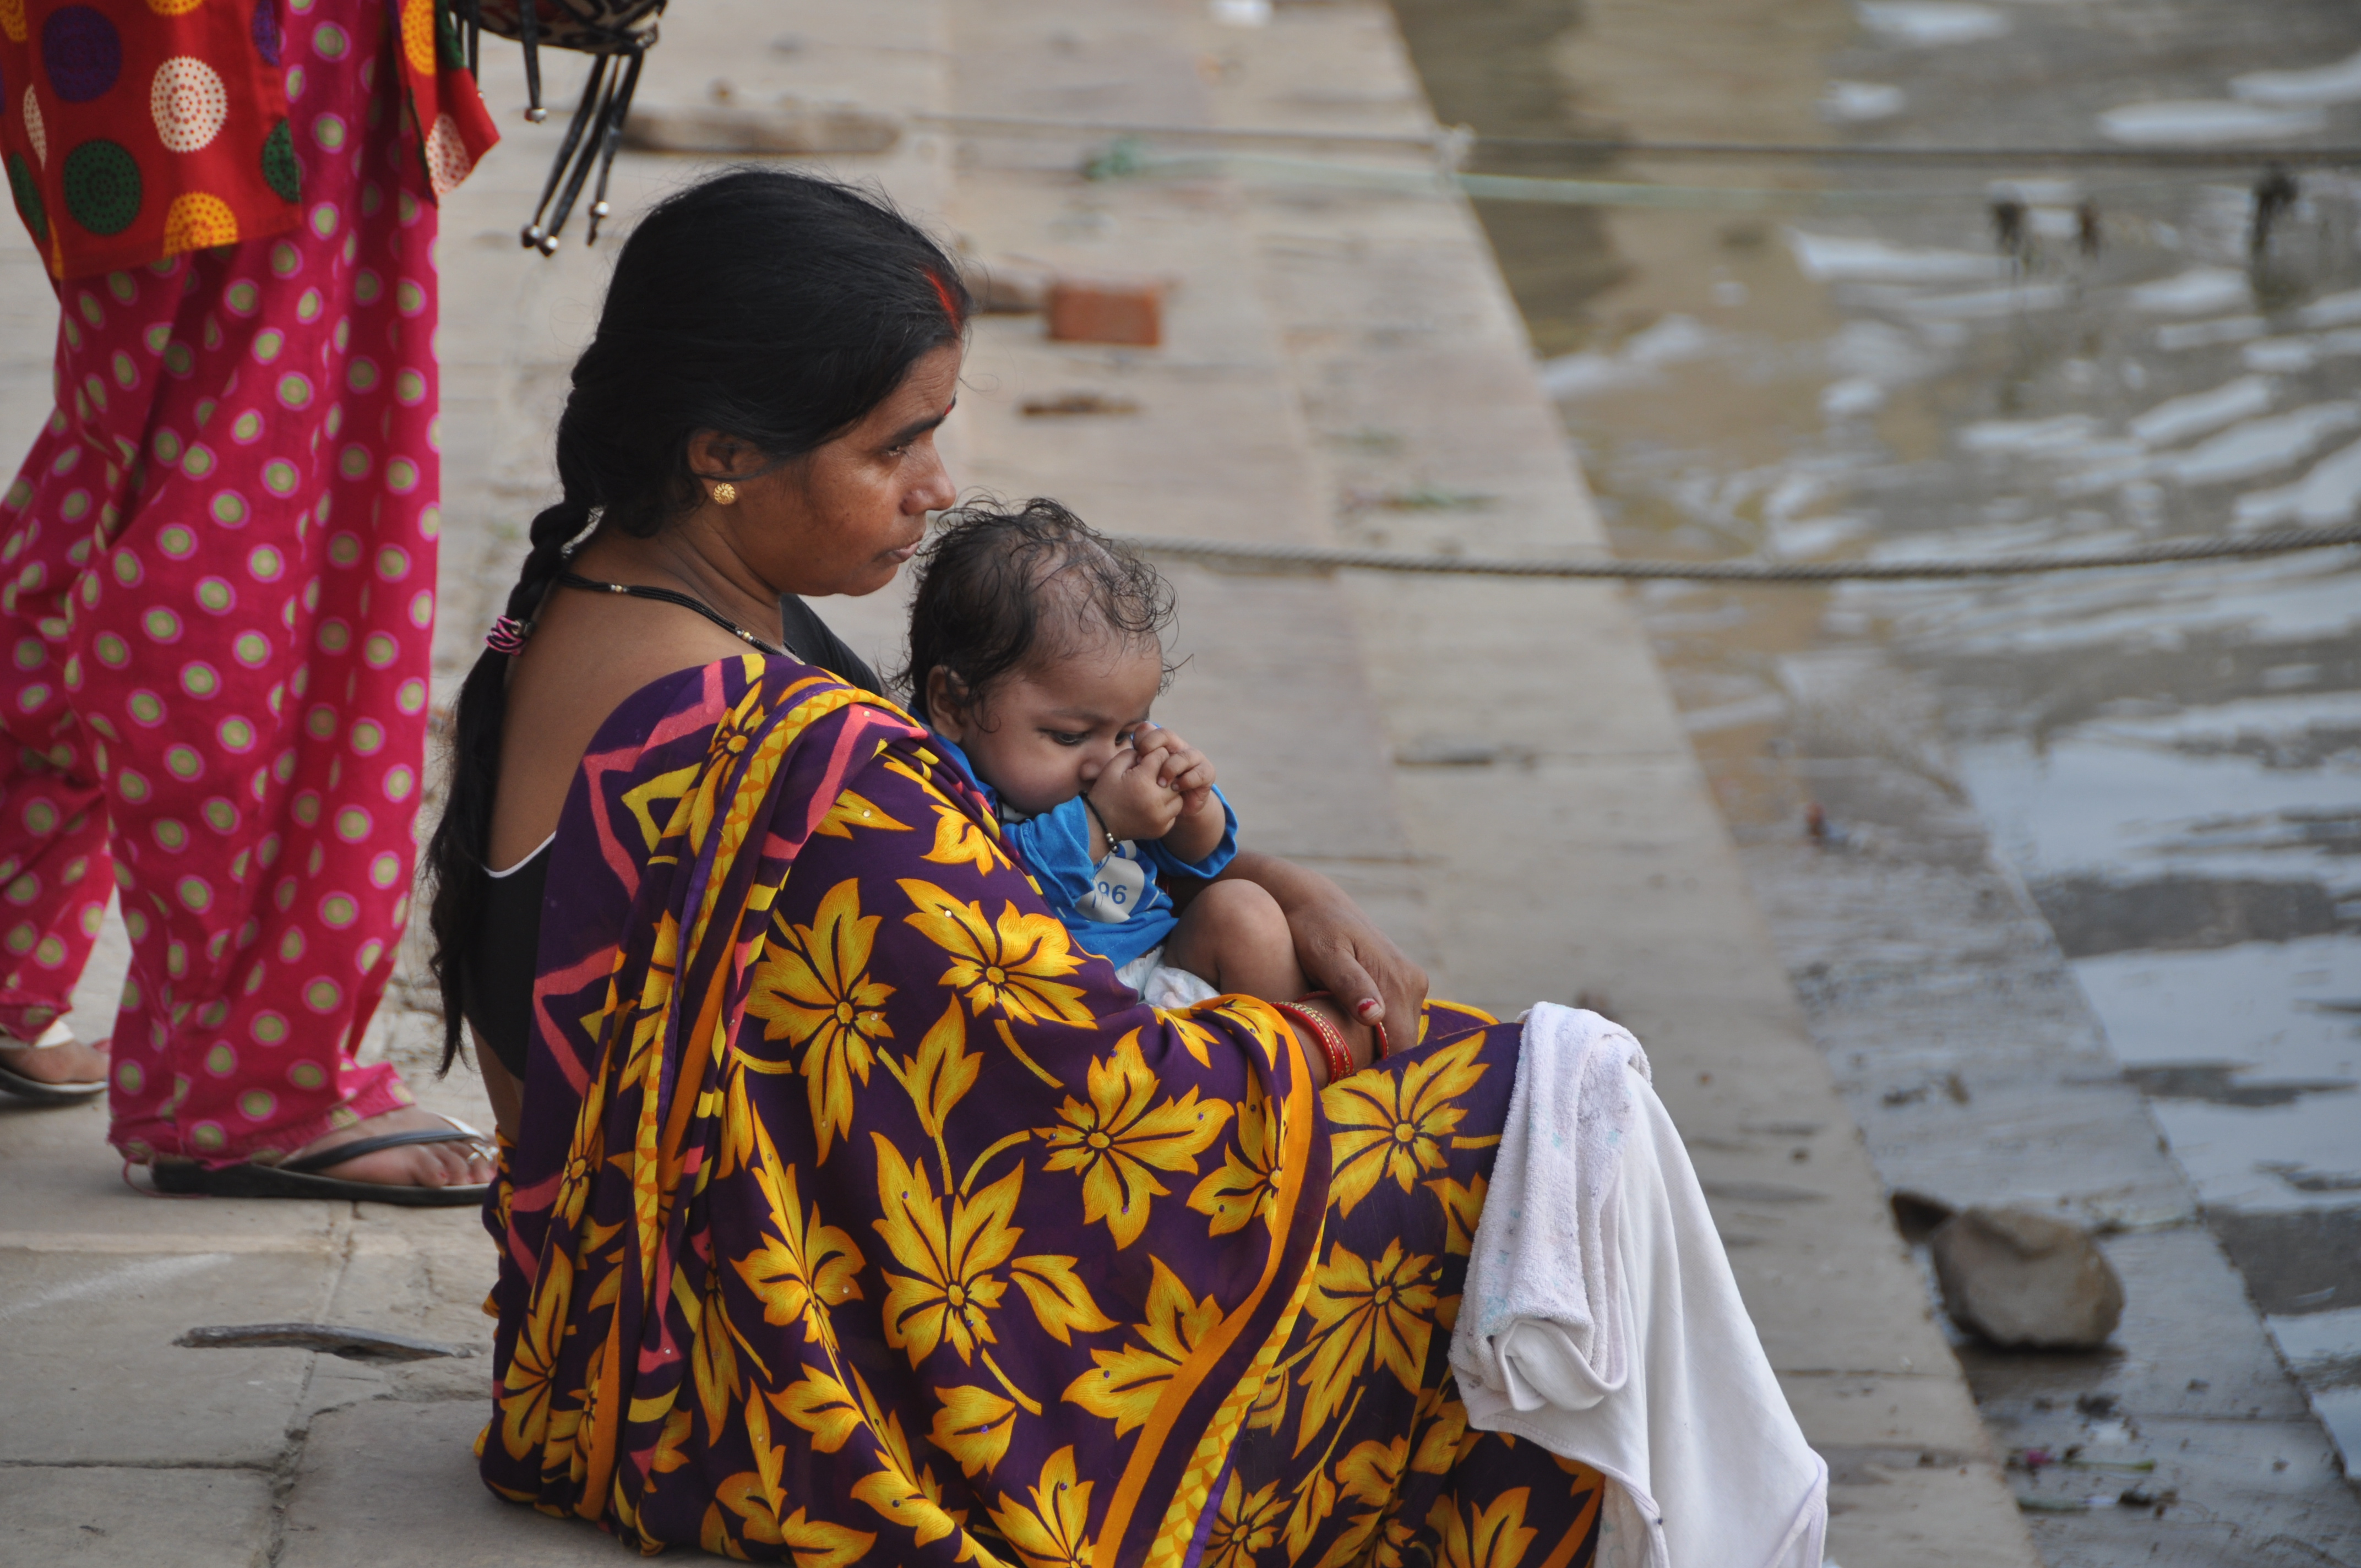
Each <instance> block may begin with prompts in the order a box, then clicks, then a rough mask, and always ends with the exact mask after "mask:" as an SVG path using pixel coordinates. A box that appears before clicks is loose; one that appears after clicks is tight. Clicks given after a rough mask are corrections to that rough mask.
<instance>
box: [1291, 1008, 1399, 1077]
mask: <svg viewBox="0 0 2361 1568" xmlns="http://www.w3.org/2000/svg"><path fill="white" fill-rule="evenodd" d="M1295 1000H1297V1001H1298V1002H1312V1001H1315V1000H1316V1001H1321V1002H1336V993H1335V992H1333V991H1307V992H1304V993H1303V994H1302V995H1301V996H1299V997H1297V998H1296V999H1295ZM1336 1010H1337V1011H1338V1012H1340V1013H1341V1012H1343V1011H1344V1010H1345V1004H1344V1003H1341V1002H1336ZM1369 1033H1370V1035H1371V1036H1373V1037H1374V1038H1375V1039H1376V1041H1377V1047H1378V1050H1377V1057H1376V1059H1377V1060H1378V1061H1383V1060H1385V1059H1386V1058H1388V1057H1389V1056H1391V1055H1392V1054H1393V1051H1392V1047H1391V1044H1390V1042H1389V1041H1388V1040H1387V1039H1386V1021H1385V1020H1384V1019H1383V1018H1380V1019H1378V1021H1377V1022H1376V1023H1374V1024H1372V1025H1369Z"/></svg>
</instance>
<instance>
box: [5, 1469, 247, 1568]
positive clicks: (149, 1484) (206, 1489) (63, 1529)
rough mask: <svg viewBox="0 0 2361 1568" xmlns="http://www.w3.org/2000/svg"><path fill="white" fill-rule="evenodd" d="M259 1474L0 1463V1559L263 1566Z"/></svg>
mask: <svg viewBox="0 0 2361 1568" xmlns="http://www.w3.org/2000/svg"><path fill="white" fill-rule="evenodd" d="M270 1493H271V1477H270V1475H269V1474H268V1473H267V1472H264V1471H259V1470H158V1469H115V1468H112V1467H107V1466H99V1465H48V1464H9V1465H0V1521H5V1523H0V1538H5V1539H0V1558H5V1561H7V1562H9V1563H21V1564H24V1565H25V1568H32V1565H33V1564H36V1563H38V1564H43V1565H44V1568H46V1565H48V1564H51V1563H68V1564H72V1565H73V1568H266V1565H267V1564H268V1563H269V1561H270V1538H271V1500H270Z"/></svg>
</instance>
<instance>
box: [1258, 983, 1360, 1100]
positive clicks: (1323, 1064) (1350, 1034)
mask: <svg viewBox="0 0 2361 1568" xmlns="http://www.w3.org/2000/svg"><path fill="white" fill-rule="evenodd" d="M1307 1014H1308V1015H1310V1016H1311V1017H1312V1018H1314V1019H1316V1020H1317V1021H1318V1022H1319V1023H1322V1024H1325V1025H1327V1026H1328V1027H1329V1028H1331V1029H1333V1030H1334V1031H1335V1032H1336V1036H1337V1037H1338V1038H1339V1039H1341V1040H1342V1041H1343V1042H1344V1044H1345V1056H1347V1057H1348V1058H1351V1061H1352V1066H1351V1069H1350V1070H1352V1071H1354V1072H1358V1071H1360V1070H1361V1069H1363V1068H1365V1067H1367V1066H1368V1065H1369V1064H1370V1063H1371V1062H1374V1061H1376V1060H1377V1059H1378V1037H1377V1032H1376V1031H1375V1030H1374V1029H1372V1028H1370V1027H1369V1026H1368V1025H1365V1024H1357V1023H1356V1022H1354V1021H1353V1020H1352V1019H1351V1018H1350V1017H1348V1016H1346V1015H1345V1010H1344V1009H1343V1008H1342V1007H1340V1006H1338V1005H1337V1004H1336V1001H1335V999H1334V997H1331V996H1329V995H1327V994H1326V993H1325V992H1314V993H1312V995H1310V996H1305V997H1301V998H1300V999H1298V1000H1296V1001H1294V1002H1290V1003H1287V1004H1286V1005H1285V1006H1283V1007H1281V1008H1280V1009H1279V1015H1280V1016H1281V1017H1284V1018H1285V1019H1286V1020H1287V1024H1288V1027H1289V1028H1290V1029H1292V1030H1294V1031H1295V1036H1296V1038H1297V1039H1299V1040H1301V1042H1302V1044H1303V1052H1304V1055H1305V1056H1306V1057H1307V1058H1310V1059H1311V1060H1312V1062H1314V1063H1316V1064H1318V1065H1317V1069H1316V1070H1317V1072H1318V1074H1319V1078H1320V1083H1321V1087H1322V1088H1323V1089H1324V1088H1326V1087H1327V1086H1328V1085H1329V1084H1331V1083H1334V1082H1335V1081H1336V1073H1335V1069H1334V1064H1333V1063H1332V1062H1331V1061H1330V1060H1329V1057H1328V1047H1327V1046H1326V1045H1325V1044H1324V1043H1323V1039H1322V1038H1321V1037H1320V1036H1319V1034H1318V1031H1317V1030H1316V1029H1306V1028H1305V1027H1304V1026H1303V1019H1304V1017H1305V1016H1306V1015H1307Z"/></svg>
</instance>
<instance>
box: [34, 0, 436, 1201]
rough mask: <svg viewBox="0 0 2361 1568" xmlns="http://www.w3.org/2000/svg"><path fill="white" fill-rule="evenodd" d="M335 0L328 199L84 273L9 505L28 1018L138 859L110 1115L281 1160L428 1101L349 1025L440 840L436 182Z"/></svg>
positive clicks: (316, 151)
mask: <svg viewBox="0 0 2361 1568" xmlns="http://www.w3.org/2000/svg"><path fill="white" fill-rule="evenodd" d="M314 4H315V5H316V10H314V7H313V6H311V5H297V6H295V7H294V10H295V11H296V12H297V16H296V17H295V19H294V20H295V25H294V26H292V27H291V28H290V38H289V46H290V54H291V59H299V60H302V61H303V63H305V64H306V65H308V66H309V68H310V69H309V70H308V71H291V72H290V73H289V92H290V94H291V96H292V97H294V98H295V100H296V102H295V104H294V108H295V114H294V115H293V125H294V126H295V127H296V133H297V134H296V146H297V151H298V155H299V157H300V159H301V161H302V205H303V222H302V225H301V226H299V227H297V228H295V229H293V230H291V231H289V232H287V233H284V234H281V235H277V236H265V237H261V238H256V239H251V240H247V241H245V242H243V243H240V244H236V245H231V246H225V247H218V248H215V249H212V250H203V251H197V252H193V253H189V254H183V255H179V256H174V257H171V258H168V259H166V260H164V261H161V262H159V263H157V264H155V265H154V266H152V267H146V268H141V269H137V270H133V271H127V272H115V273H111V274H108V275H106V276H104V277H103V278H86V279H70V280H66V281H65V282H63V283H61V284H60V285H59V293H60V301H61V303H62V304H63V307H64V315H63V320H62V322H61V323H60V329H59V342H58V356H57V399H58V405H57V408H56V410H55V411H54V412H53V413H52V414H51V416H50V419H49V425H48V428H47V430H46V431H45V432H44V433H43V434H42V436H41V438H40V439H39V441H38V442H37V443H36V444H35V445H34V447H33V451H32V455H31V456H30V457H29V458H27V461H26V464H25V467H24V470H23V472H22V473H21V475H20V476H19V477H18V478H17V479H16V483H15V485H14V486H13V487H11V488H10V489H9V490H8V492H7V496H6V499H5V503H0V585H5V586H0V636H5V646H6V648H7V650H8V656H7V658H6V662H5V684H0V727H5V730H6V732H7V733H6V740H7V742H9V743H8V744H5V745H0V753H4V754H0V1029H5V1030H6V1031H7V1032H8V1033H10V1034H11V1035H14V1036H16V1037H17V1038H19V1039H29V1038H31V1037H33V1036H36V1035H38V1033H39V1032H40V1030H41V1029H42V1028H43V1027H44V1026H46V1025H48V1024H49V1022H50V1021H51V1020H52V1019H54V1018H55V1017H57V1016H58V1015H59V1014H60V1013H61V1012H63V1011H64V1010H65V1009H66V1008H67V1006H68V1005H69V1004H70V1001H71V995H72V992H73V987H74V982H75V981H76V979H77V977H78V976H79V975H80V974H81V971H82V966H83V964H84V962H85V961H86V960H87V959H88V958H89V956H90V950H91V945H92V942H93V938H95V937H96V935H97V933H98V929H99V922H100V919H101V917H102V916H103V914H104V907H105V903H106V897H107V891H108V886H109V883H110V880H111V881H112V883H113V884H114V885H115V886H116V887H119V888H120V889H121V890H122V896H123V915H124V922H125V924H126V927H128V928H129V931H130V936H131V951H132V958H131V971H130V978H129V981H128V982H127V983H126V985H125V987H124V992H123V999H122V1006H121V1011H120V1012H119V1013H118V1014H116V1017H115V1028H114V1057H115V1078H114V1084H113V1091H112V1094H113V1098H112V1105H113V1111H114V1127H113V1131H112V1133H111V1134H110V1136H111V1137H112V1138H113V1140H114V1142H115V1145H116V1146H118V1147H120V1148H122V1149H123V1150H124V1152H125V1153H126V1154H127V1155H129V1156H130V1157H132V1158H134V1159H137V1160H142V1161H145V1160H148V1159H150V1158H152V1157H156V1156H159V1155H163V1156H173V1157H194V1158H196V1159H199V1160H202V1161H203V1162H205V1163H207V1164H215V1165H217V1164H225V1163H229V1162H232V1161H236V1160H240V1159H247V1158H252V1157H265V1158H268V1157H272V1156H274V1155H277V1154H283V1153H285V1152H288V1151H291V1150H292V1149H295V1148H297V1147H300V1146H302V1145H303V1144H306V1143H309V1142H310V1141H312V1140H313V1139H314V1138H317V1137H318V1136H320V1135H322V1134H324V1133H326V1132H328V1131H330V1130H332V1129H334V1128H335V1127H338V1126H343V1125H349V1124H351V1123H352V1122H354V1121H357V1120H358V1119H360V1118H363V1117H367V1116H372V1115H376V1114H379V1113H382V1112H385V1111H389V1110H392V1109H394V1108H395V1107H397V1106H399V1105H402V1104H406V1103H408V1102H409V1100H410V1096H409V1093H408V1091H406V1090H405V1089H404V1088H403V1087H402V1085H401V1081H400V1080H399V1079H398V1078H397V1077H396V1076H395V1074H394V1071H393V1069H391V1068H390V1067H389V1066H377V1067H361V1066H358V1065H357V1064H356V1063H355V1061H354V1060H353V1051H354V1048H355V1047H357V1044H358V1043H359V1040H360V1036H361V1031H362V1029H363V1028H364V1026H365V1025H367V1024H368V1019H369V1017H370V1014H373V1013H374V1012H375V1011H376V1008H377V1004H378V1001H379V997H380V996H381V995H382V994H383V993H384V990H385V985H386V981H387V979H388V978H389V976H390V974H391V972H392V969H393V963H394V949H395V947H396V945H397V944H398V942H399V940H400V938H401V927H402V923H403V921H404V919H405V917H406V916H407V915H408V911H409V903H410V899H409V893H410V886H411V875H412V868H413V862H414V861H415V855H416V851H415V845H414V842H413V839H412V826H413V821H414V818H415V817H416V814H417V809H418V799H419V792H420V786H421V783H422V780H421V768H422V764H423V751H424V745H425V735H426V707H427V675H428V671H429V661H430V649H431V643H432V637H433V630H434V555H435V535H436V532H437V529H438V520H437V515H436V511H435V500H436V494H437V486H438V483H439V480H440V476H441V466H440V462H439V459H438V457H437V455H436V452H435V433H434V407H435V391H436V387H435V367H434V346H433V334H434V309H435V280H434V262H433V258H432V254H431V247H432V244H433V240H434V207H433V205H432V204H431V203H429V202H428V201H427V200H426V199H425V198H424V174H423V169H422V167H421V165H420V164H419V161H418V155H417V150H416V147H415V143H414V140H412V139H409V138H405V137H402V136H401V135H400V134H399V133H400V127H399V124H398V122H399V120H400V114H399V110H398V107H397V101H396V99H395V97H394V96H393V93H392V90H391V89H392V84H393V78H394V77H395V75H396V73H395V72H394V71H392V70H391V69H390V60H387V59H386V58H384V55H383V51H384V49H385V48H386V46H387V44H388V42H389V41H390V39H389V35H388V29H387V27H386V26H385V23H384V16H385V12H384V9H383V7H382V5H380V4H379V3H378V0H366V3H363V0H343V3H341V4H340V3H337V0H314ZM306 12H309V13H312V14H311V15H308V16H307V15H303V13H306ZM331 12H333V13H335V14H337V15H338V16H340V17H341V18H342V19H343V21H344V22H345V23H346V24H347V25H346V27H341V28H338V29H337V30H336V33H335V40H334V43H335V48H336V49H337V50H338V51H339V52H338V53H337V54H335V55H334V56H326V55H322V54H319V53H316V52H314V49H313V38H314V36H315V34H317V33H319V32H321V31H323V30H324V25H323V26H321V27H314V26H313V25H310V24H313V23H318V22H319V21H320V17H321V16H322V15H324V14H326V13H331ZM364 40H368V41H366V42H364ZM89 1032H91V1031H85V1033H89Z"/></svg>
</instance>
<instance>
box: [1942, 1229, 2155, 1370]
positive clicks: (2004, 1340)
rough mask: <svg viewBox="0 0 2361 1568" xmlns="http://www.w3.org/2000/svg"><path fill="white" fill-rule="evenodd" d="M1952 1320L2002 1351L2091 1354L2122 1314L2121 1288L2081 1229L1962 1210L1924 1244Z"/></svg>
mask: <svg viewBox="0 0 2361 1568" xmlns="http://www.w3.org/2000/svg"><path fill="white" fill-rule="evenodd" d="M1927 1248H1928V1250H1929V1251H1930V1252H1932V1253H1933V1255H1934V1258H1935V1277H1936V1278H1937V1279H1938V1280H1939V1281H1940V1282H1941V1284H1942V1287H1943V1305H1944V1307H1945V1308H1946V1309H1947V1310H1949V1312H1950V1314H1951V1321H1954V1322H1956V1323H1958V1324H1959V1325H1960V1327H1961V1328H1963V1329H1966V1330H1967V1331H1968V1332H1971V1333H1974V1334H1977V1335H1980V1336H1981V1337H1982V1338H1984V1339H1986V1340H1989V1341H1991V1342H1992V1343H1994V1344H1999V1345H2024V1346H2028V1347H2031V1348H2036V1349H2042V1350H2092V1349H2096V1348H2097V1347H2098V1346H2100V1345H2102V1344H2104V1343H2106V1340H2107V1336H2108V1335H2109V1334H2111V1333H2113V1332H2115V1324H2116V1323H2117V1322H2118V1321H2121V1320H2122V1318H2123V1315H2124V1287H2123V1281H2122V1280H2120V1279H2118V1278H2116V1277H2115V1271H2114V1266H2113V1265H2111V1264H2109V1263H2108V1262H2107V1255H2106V1254H2104V1253H2103V1252H2101V1251H2100V1250H2099V1244H2098V1243H2096V1242H2094V1241H2092V1239H2091V1236H2090V1234H2089V1233H2088V1232H2086V1231H2084V1230H2083V1229H2082V1227H2081V1226H2080V1225H2077V1224H2073V1223H2070V1222H2068V1221H2065V1220H2060V1219H2057V1218H2055V1217H2053V1216H2051V1215H2048V1214H2042V1213H2037V1212H2034V1211H2032V1210H2030V1209H1982V1208H1977V1209H1964V1210H1961V1211H1960V1212H1959V1213H1957V1214H1954V1215H1952V1216H1951V1217H1950V1218H1949V1219H1948V1220H1946V1221H1944V1222H1943V1223H1942V1224H1941V1225H1939V1226H1938V1227H1937V1228H1936V1231H1935V1234H1933V1235H1932V1236H1930V1237H1928V1238H1927Z"/></svg>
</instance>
